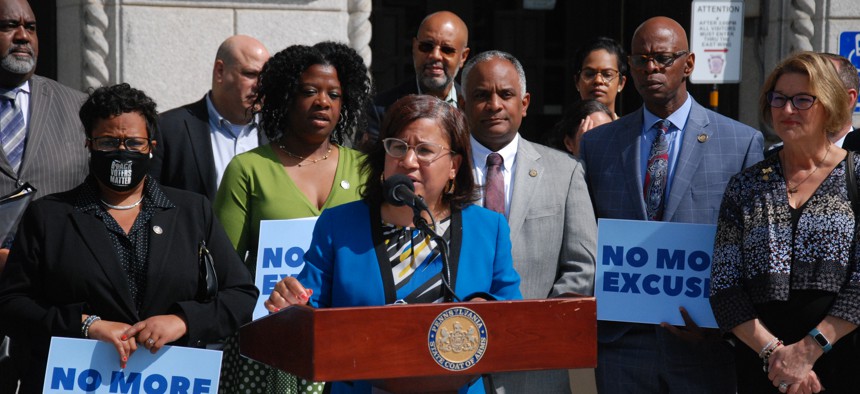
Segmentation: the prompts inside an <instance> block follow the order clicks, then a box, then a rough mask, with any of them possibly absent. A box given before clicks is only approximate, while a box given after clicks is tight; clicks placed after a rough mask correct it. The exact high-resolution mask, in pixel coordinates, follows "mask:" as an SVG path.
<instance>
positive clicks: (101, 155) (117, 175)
mask: <svg viewBox="0 0 860 394" xmlns="http://www.w3.org/2000/svg"><path fill="white" fill-rule="evenodd" d="M149 161H150V155H149V154H146V153H140V152H130V151H127V150H120V149H117V150H115V151H111V152H102V151H90V174H92V175H93V176H94V177H95V178H96V179H98V180H99V181H100V182H101V183H102V184H104V185H105V186H107V187H109V188H111V189H113V190H116V191H119V192H124V191H127V190H130V189H131V188H133V187H135V186H137V185H138V184H139V183H140V182H141V181H142V180H143V178H144V177H145V176H146V174H147V173H148V172H149Z"/></svg>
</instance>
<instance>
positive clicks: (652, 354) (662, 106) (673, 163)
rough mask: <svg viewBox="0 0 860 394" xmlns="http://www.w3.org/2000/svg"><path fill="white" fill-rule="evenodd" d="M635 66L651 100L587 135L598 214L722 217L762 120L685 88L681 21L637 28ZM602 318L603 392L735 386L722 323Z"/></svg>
mask: <svg viewBox="0 0 860 394" xmlns="http://www.w3.org/2000/svg"><path fill="white" fill-rule="evenodd" d="M628 61H629V63H630V67H631V70H630V74H631V75H630V76H631V78H632V80H633V84H634V85H635V87H636V90H637V91H638V92H639V94H640V95H641V96H642V101H643V102H644V106H643V107H642V108H640V109H638V110H637V111H635V112H633V113H631V114H629V115H627V116H624V117H622V118H620V119H618V120H616V121H614V122H611V123H609V124H606V125H603V126H600V127H597V128H594V129H592V130H591V131H589V132H588V133H586V134H585V136H583V141H582V145H581V150H580V157H581V159H582V160H583V162H584V163H585V168H586V173H585V177H586V182H587V183H588V188H589V191H590V193H591V200H592V202H593V203H594V211H595V214H596V215H597V217H598V218H610V219H632V220H654V221H665V222H682V223H702V224H716V223H717V216H718V215H719V210H720V203H721V201H722V196H723V192H724V189H725V187H726V184H727V183H728V181H729V178H731V177H732V176H733V175H735V174H736V173H738V172H740V171H741V170H743V169H744V168H746V167H749V166H750V165H753V164H755V163H756V162H758V161H760V160H761V159H762V150H763V149H762V143H763V138H762V135H761V133H759V132H758V131H757V130H755V129H753V128H751V127H749V126H746V125H743V124H741V123H738V122H736V121H734V120H732V119H729V118H726V117H724V116H722V115H720V114H717V113H715V112H713V111H710V110H707V109H705V108H704V107H702V106H701V105H699V104H698V103H697V102H696V101H695V100H693V98H692V96H690V94H689V93H688V92H687V85H686V80H687V77H689V76H690V74H691V73H692V72H693V67H694V65H695V55H694V54H693V53H691V52H690V51H689V47H688V44H687V34H686V32H685V31H684V29H683V28H682V27H681V25H679V24H678V23H677V22H676V21H674V20H672V19H669V18H665V17H655V18H651V19H648V20H647V21H645V22H644V23H642V24H641V25H640V26H639V28H637V29H636V32H635V33H634V34H633V42H632V45H631V55H630V56H629V59H628ZM680 313H681V314H682V316H683V317H684V320H685V321H686V322H687V326H686V327H674V326H671V325H668V324H666V323H663V324H661V325H653V324H633V323H621V322H607V321H599V322H598V326H597V340H598V348H597V355H598V356H597V357H598V364H597V369H596V373H595V375H596V379H597V387H598V391H599V392H601V393H631V392H636V393H734V392H735V390H736V383H735V375H734V358H733V355H732V353H731V351H730V350H729V346H728V344H727V343H726V342H725V341H723V340H721V339H720V336H719V334H718V333H716V332H715V330H702V329H700V328H699V327H697V326H696V325H695V322H694V321H692V319H690V318H689V316H688V315H687V314H686V312H685V311H683V310H682V311H681V312H680Z"/></svg>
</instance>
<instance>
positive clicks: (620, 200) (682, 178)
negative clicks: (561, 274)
mask: <svg viewBox="0 0 860 394" xmlns="http://www.w3.org/2000/svg"><path fill="white" fill-rule="evenodd" d="M643 116H644V114H643V109H642V108H639V109H638V110H637V111H636V112H633V113H632V114H629V115H627V116H624V117H622V118H621V119H618V120H616V121H614V122H610V123H608V124H605V125H603V126H600V127H597V128H595V129H593V130H590V131H589V132H588V133H585V135H584V136H583V140H582V145H581V149H580V157H581V159H582V160H583V161H584V162H585V180H586V183H587V184H588V190H589V193H591V201H592V203H593V204H594V213H595V215H597V217H598V218H610V219H633V220H646V216H645V215H646V214H645V199H644V197H643V195H642V193H643V192H642V187H643V185H644V180H643V179H642V175H641V174H642V170H641V166H640V164H639V163H640V155H642V154H643V153H642V152H640V150H641V149H640V137H641V135H642V122H643ZM763 141H764V139H763V138H762V135H761V133H760V132H759V131H758V130H756V129H753V128H752V127H749V126H747V125H744V124H742V123H739V122H737V121H735V120H732V119H729V118H727V117H725V116H722V115H720V114H718V113H716V112H713V111H710V110H707V109H705V108H704V107H702V106H701V105H699V103H697V102H696V100H693V106H692V108H691V109H690V116H689V118H688V119H687V125H686V128H685V130H684V136H683V140H682V142H681V150H680V152H679V157H678V163H677V167H676V168H675V175H674V178H673V180H672V188H671V189H670V190H669V195H668V199H667V200H666V206H665V209H664V211H663V221H666V222H681V223H702V224H716V223H717V217H718V216H719V213H720V203H721V202H722V199H723V193H724V192H725V189H726V184H728V182H729V179H730V178H731V177H732V176H733V175H735V174H737V173H739V172H740V171H741V170H743V169H745V168H747V167H749V166H751V165H753V164H755V163H757V162H759V161H761V160H762V159H763V158H764V153H763V152H764V147H763ZM644 154H647V152H646V153H644ZM628 329H629V324H626V323H612V322H599V323H598V340H599V341H601V342H604V343H605V342H612V341H614V340H615V339H617V338H618V337H620V336H621V335H623V334H624V333H625V332H626V331H627V330H628Z"/></svg>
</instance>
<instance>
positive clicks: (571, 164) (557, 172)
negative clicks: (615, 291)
mask: <svg viewBox="0 0 860 394" xmlns="http://www.w3.org/2000/svg"><path fill="white" fill-rule="evenodd" d="M463 87H464V89H465V95H464V98H465V101H466V105H465V107H464V108H465V112H466V118H467V120H468V122H469V129H470V132H471V134H472V153H473V160H474V171H475V180H476V182H477V184H479V185H481V186H482V188H481V190H482V193H483V196H482V200H481V201H482V202H483V205H484V206H485V207H487V208H490V209H494V210H496V211H498V212H500V213H502V214H504V215H505V217H507V218H508V224H509V225H510V227H511V242H512V245H513V249H512V253H513V258H514V268H515V269H516V270H517V272H519V274H520V278H521V283H520V291H521V292H522V293H523V297H524V298H546V297H552V296H557V295H560V294H564V293H568V292H573V293H579V294H585V295H591V294H592V293H593V286H594V249H595V247H596V242H597V228H596V226H595V221H594V211H593V210H592V206H591V202H590V201H589V199H588V191H587V188H586V185H585V179H584V170H583V168H582V165H581V164H580V162H579V161H577V160H576V159H574V158H573V157H572V156H570V155H568V154H566V153H562V152H560V151H557V150H554V149H551V148H547V147H545V146H542V145H538V144H534V143H531V142H529V141H526V140H525V139H523V138H521V137H520V135H519V132H518V130H519V127H520V124H521V123H522V118H523V117H524V116H526V111H527V110H528V106H529V100H530V96H529V94H528V93H527V92H526V77H525V72H524V71H523V67H522V65H521V64H520V62H519V61H518V60H517V59H516V58H514V57H513V56H512V55H510V54H508V53H505V52H501V51H489V52H484V53H481V54H479V55H478V56H476V57H474V58H473V59H471V60H470V61H469V62H468V63H467V64H466V67H465V68H464V71H463ZM493 379H494V383H495V386H496V391H497V392H498V393H569V392H570V382H569V378H568V372H567V371H566V370H559V371H538V372H518V373H507V374H497V375H495V376H494V377H493Z"/></svg>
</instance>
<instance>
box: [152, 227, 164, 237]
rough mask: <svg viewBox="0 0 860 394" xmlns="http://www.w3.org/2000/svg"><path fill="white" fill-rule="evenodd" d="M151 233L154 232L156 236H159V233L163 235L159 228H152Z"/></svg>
mask: <svg viewBox="0 0 860 394" xmlns="http://www.w3.org/2000/svg"><path fill="white" fill-rule="evenodd" d="M152 232H154V233H156V234H158V235H161V233H163V232H164V230H162V229H161V226H152Z"/></svg>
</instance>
